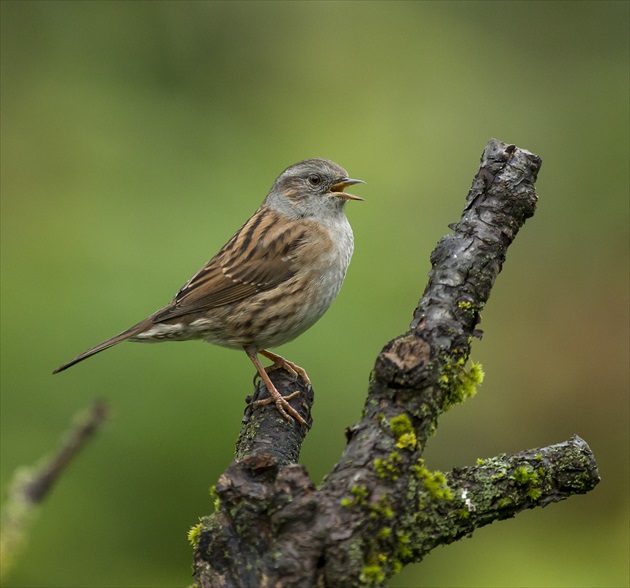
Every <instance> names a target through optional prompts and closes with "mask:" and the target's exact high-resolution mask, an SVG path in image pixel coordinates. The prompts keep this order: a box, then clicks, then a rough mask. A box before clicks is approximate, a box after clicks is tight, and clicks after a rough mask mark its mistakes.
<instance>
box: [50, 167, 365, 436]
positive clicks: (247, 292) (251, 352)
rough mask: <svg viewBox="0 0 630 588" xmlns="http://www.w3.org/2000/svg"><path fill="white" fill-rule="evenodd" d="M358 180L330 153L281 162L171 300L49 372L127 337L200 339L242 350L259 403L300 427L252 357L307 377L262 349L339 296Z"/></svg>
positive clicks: (289, 336)
mask: <svg viewBox="0 0 630 588" xmlns="http://www.w3.org/2000/svg"><path fill="white" fill-rule="evenodd" d="M357 183H363V182H362V181H361V180H352V179H350V178H349V177H348V174H347V172H346V171H345V170H344V169H343V168H341V167H339V166H338V165H337V164H336V163H333V162H332V161H328V160H326V159H308V160H305V161H301V162H299V163H296V164H295V165H292V166H291V167H289V168H287V169H286V170H285V171H284V172H282V174H281V175H280V176H279V177H278V179H277V180H276V181H275V183H274V185H273V186H272V188H271V190H270V191H269V194H268V195H267V197H266V198H265V200H264V202H263V203H262V205H261V206H260V208H259V209H258V210H257V211H256V212H255V213H254V215H253V216H252V217H251V218H250V219H249V220H248V221H247V222H246V223H245V224H244V225H243V226H242V227H241V228H240V229H239V230H238V231H237V233H236V234H235V235H234V236H233V237H232V238H231V239H230V240H229V241H228V242H227V243H226V244H225V245H224V246H223V247H222V248H221V250H220V251H219V252H218V253H217V254H216V255H215V256H214V257H213V258H212V259H211V260H210V261H208V263H206V264H205V265H204V266H203V267H202V268H201V269H200V270H199V271H198V272H197V273H196V274H195V275H194V276H193V277H192V278H191V279H190V280H189V281H188V282H187V283H186V284H185V285H184V286H183V287H182V288H181V290H180V291H179V292H178V293H177V295H176V296H175V298H174V299H173V300H172V301H171V303H170V304H168V305H167V306H165V307H164V308H162V309H161V310H158V311H157V312H156V313H154V314H152V315H151V316H150V317H148V318H146V319H145V320H143V321H141V322H139V323H138V324H136V325H134V326H133V327H131V328H129V329H127V330H126V331H123V332H122V333H120V334H118V335H116V336H115V337H112V338H111V339H108V340H107V341H104V342H103V343H100V344H99V345H96V346H95V347H92V348H91V349H88V350H87V351H85V352H83V353H81V354H80V355H78V356H77V357H75V358H74V359H72V360H71V361H69V362H68V363H66V364H63V365H62V366H60V367H59V368H57V369H56V370H55V371H54V372H53V373H58V372H60V371H63V370H65V369H67V368H69V367H71V366H72V365H74V364H76V363H78V362H80V361H82V360H84V359H86V358H88V357H90V356H92V355H94V354H95V353H98V352H100V351H103V350H104V349H107V348H108V347H111V346H112V345H116V344H117V343H120V342H121V341H125V340H130V341H138V342H159V341H187V340H191V339H202V340H204V341H207V342H209V343H214V344H216V345H221V346H223V347H229V348H232V349H244V350H245V352H246V353H247V355H248V357H249V358H250V359H251V361H252V362H253V363H254V365H255V366H256V369H257V371H258V373H259V374H260V376H261V378H262V379H263V381H264V383H265V385H266V386H267V389H268V391H269V394H270V398H269V399H266V400H263V401H259V402H258V403H257V404H258V405H260V404H267V403H269V402H273V403H274V404H275V405H276V407H277V408H278V410H279V411H280V413H281V414H282V415H283V416H284V417H286V418H287V419H289V420H291V416H290V415H292V416H293V417H294V418H296V419H297V420H298V421H300V422H301V423H302V424H306V423H305V422H304V420H303V419H302V417H301V416H300V415H299V414H298V413H297V411H295V409H293V407H291V406H290V404H289V403H288V402H287V400H286V399H285V398H284V397H282V395H281V394H280V393H279V392H278V391H277V390H276V388H275V387H274V385H273V384H272V383H271V380H270V379H269V377H268V375H267V372H266V371H265V369H264V368H263V367H262V365H261V364H260V361H259V360H258V357H257V354H258V353H260V354H261V355H263V356H265V357H267V358H269V359H271V360H272V361H273V362H274V366H273V367H281V368H283V369H286V370H287V371H289V372H290V373H292V374H294V375H295V374H297V373H299V374H300V375H301V376H302V377H303V378H304V379H305V381H306V382H307V383H310V382H309V379H308V376H307V375H306V372H305V371H304V370H303V369H302V368H300V367H299V366H297V365H295V364H294V363H292V362H289V361H287V360H285V359H284V358H282V357H280V356H279V355H276V354H274V353H271V352H270V351H268V350H267V348H269V347H277V346H279V345H282V344H284V343H287V342H289V341H291V340H293V339H294V338H295V337H297V336H298V335H300V334H301V333H303V332H304V331H305V330H306V329H308V328H309V327H311V326H312V325H313V324H314V323H315V322H316V321H317V320H318V319H319V318H320V317H321V316H322V315H323V314H324V312H326V310H327V309H328V307H329V306H330V304H331V303H332V301H333V300H334V298H335V297H336V295H337V293H338V292H339V289H340V288H341V284H342V283H343V280H344V277H345V274H346V270H347V268H348V264H349V263H350V258H351V256H352V251H353V247H354V244H353V237H352V229H351V228H350V224H349V223H348V220H347V218H346V215H345V212H344V207H345V203H346V201H348V200H362V198H359V197H357V196H353V195H351V194H346V193H345V192H343V190H344V188H346V187H347V186H350V185H352V184H357ZM292 396H293V395H290V396H288V397H286V398H291V397H292Z"/></svg>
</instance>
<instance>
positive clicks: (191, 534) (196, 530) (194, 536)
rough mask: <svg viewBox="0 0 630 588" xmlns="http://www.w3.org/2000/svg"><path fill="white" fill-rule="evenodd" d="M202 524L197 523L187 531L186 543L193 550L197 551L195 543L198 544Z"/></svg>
mask: <svg viewBox="0 0 630 588" xmlns="http://www.w3.org/2000/svg"><path fill="white" fill-rule="evenodd" d="M202 526H203V525H202V524H201V523H197V524H196V525H193V526H192V527H190V530H189V531H188V542H189V543H190V544H191V545H192V546H193V549H197V543H199V534H200V533H201V529H202Z"/></svg>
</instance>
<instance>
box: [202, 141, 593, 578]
mask: <svg viewBox="0 0 630 588" xmlns="http://www.w3.org/2000/svg"><path fill="white" fill-rule="evenodd" d="M540 164H541V161H540V159H539V158H538V157H537V156H536V155H534V154H532V153H530V152H528V151H526V150H524V149H519V148H517V147H516V146H514V145H508V144H505V143H501V142H500V141H497V140H495V139H492V140H490V141H489V142H488V144H487V146H486V148H485V150H484V152H483V155H482V158H481V164H480V167H479V171H478V172H477V174H476V176H475V178H474V180H473V184H472V187H471V189H470V192H469V193H468V196H467V199H466V206H465V208H464V211H463V213H462V216H461V218H460V220H459V222H457V223H456V224H453V225H451V226H450V227H449V228H451V229H452V232H451V233H450V234H448V235H446V236H445V237H444V238H442V239H441V240H440V242H439V243H438V244H437V246H436V248H435V249H434V251H433V253H432V254H431V263H432V269H431V271H430V273H429V282H428V284H427V287H426V289H425V291H424V294H423V295H422V298H421V299H420V301H419V303H418V306H417V308H416V309H415V310H414V313H413V320H412V322H411V324H410V326H409V330H408V331H407V332H406V333H403V334H401V335H400V336H399V337H396V338H395V339H393V340H392V341H390V342H389V343H387V344H386V345H385V347H384V348H383V349H382V351H381V352H380V354H379V355H378V357H377V358H376V362H375V366H374V370H373V372H372V375H371V378H370V383H369V387H368V395H367V399H366V402H365V407H364V410H363V414H362V415H361V419H360V421H359V422H358V423H357V424H355V425H354V426H352V427H349V428H348V429H347V430H346V436H347V439H348V444H347V446H346V448H345V450H344V452H343V454H342V455H341V457H340V459H339V461H338V463H337V464H336V465H335V467H334V468H333V470H332V471H331V472H330V473H329V474H328V476H327V477H326V479H325V480H324V482H323V483H322V484H321V486H320V487H319V488H316V487H315V485H314V484H313V482H312V481H311V479H310V478H309V476H308V474H307V472H306V470H305V468H304V467H302V466H300V465H298V464H297V460H298V458H299V452H300V448H301V444H302V442H303V440H304V437H305V435H306V433H307V431H306V430H305V429H304V428H302V427H300V426H299V425H298V424H297V423H289V422H287V421H285V420H284V419H283V418H281V417H280V416H279V415H278V413H277V411H276V410H275V409H274V408H273V407H272V406H269V407H264V408H262V409H260V410H256V411H254V412H251V411H249V412H248V413H246V416H245V418H244V420H243V428H242V431H241V434H240V436H239V439H238V441H237V450H236V457H235V460H234V461H233V462H232V464H231V465H230V466H229V468H228V469H227V470H226V471H225V472H224V473H223V474H222V475H221V477H220V478H219V480H218V483H217V485H216V496H217V498H218V500H217V508H216V512H215V513H213V514H212V515H210V516H208V517H205V518H204V519H202V521H201V523H200V525H199V527H198V529H197V532H196V534H195V535H194V538H193V541H194V545H195V550H194V563H193V573H194V578H195V582H196V584H198V585H200V586H203V587H210V586H221V587H223V586H225V587H229V586H243V587H254V586H274V587H284V586H287V587H289V586H291V587H293V586H295V587H297V586H304V587H312V586H321V587H325V586H331V587H332V586H335V587H342V586H358V585H371V586H380V585H385V583H386V580H387V578H389V577H391V576H392V575H393V574H395V573H396V572H398V571H400V570H401V569H402V567H403V566H404V565H406V564H408V563H412V562H419V561H421V560H422V558H423V557H424V555H425V554H427V553H428V552H429V551H431V550H432V549H433V548H435V547H436V546H438V545H444V544H447V543H451V542H453V541H456V540H458V539H460V538H461V537H464V536H466V535H470V534H471V533H472V532H473V531H474V530H475V529H477V528H479V527H482V526H484V525H486V524H489V523H491V522H493V521H495V520H501V519H505V518H509V517H513V516H515V515H516V514H518V513H519V512H521V511H523V510H525V509H528V508H535V507H538V506H546V505H548V504H550V503H552V502H558V501H560V500H563V499H565V498H568V497H569V496H571V495H573V494H580V493H585V492H588V491H589V490H591V489H593V488H594V487H595V485H596V484H597V483H598V482H599V474H598V471H597V465H596V463H595V459H594V456H593V454H592V452H591V450H590V448H589V447H588V445H587V444H586V443H585V442H584V441H583V440H582V439H580V438H579V437H577V436H574V437H572V438H571V439H569V440H567V441H565V442H563V443H559V444H557V445H552V446H549V447H543V448H539V449H532V450H527V451H523V452H521V453H518V454H516V455H512V456H505V455H502V456H497V457H493V458H489V459H487V460H478V462H477V464H475V465H472V466H470V467H467V468H456V469H453V470H452V471H451V472H448V473H446V474H442V473H441V472H437V471H432V470H431V469H430V468H429V467H427V464H425V463H424V460H423V459H422V453H423V450H424V447H425V445H426V443H427V441H428V439H429V437H430V436H431V435H432V434H433V433H434V432H435V430H436V427H437V424H438V419H439V417H440V415H441V414H442V413H443V412H445V411H446V410H448V409H449V408H450V407H451V406H453V405H454V404H457V403H459V402H462V401H463V400H464V399H465V398H466V397H467V396H470V395H472V394H473V393H474V388H475V384H476V383H478V382H479V380H480V378H481V372H480V370H479V368H478V367H475V366H472V367H471V366H467V365H466V362H467V360H468V356H469V353H470V345H471V341H472V340H473V338H474V337H480V336H481V331H480V330H479V329H478V328H477V324H478V322H479V313H480V311H481V310H482V309H483V307H484V305H485V303H486V301H487V300H488V297H489V295H490V291H491V289H492V286H493V285H494V282H495V280H496V278H497V276H498V274H499V272H500V271H501V267H502V265H503V262H504V261H505V256H506V252H507V249H508V247H509V245H510V244H511V243H512V241H513V240H514V238H515V237H516V235H517V233H518V231H519V230H520V229H521V227H522V226H523V224H524V223H525V221H526V220H527V219H528V218H529V217H531V216H532V215H533V214H534V211H535V208H536V202H537V197H536V193H535V189H534V184H535V181H536V176H537V174H538V170H539V169H540ZM271 377H272V380H273V381H274V384H275V385H276V386H277V388H278V390H279V391H280V392H281V393H283V394H288V393H290V392H292V391H294V390H295V389H296V386H299V387H300V389H301V390H302V394H300V395H299V396H298V397H296V398H295V399H293V400H292V401H291V402H292V405H293V406H294V407H295V408H296V410H298V411H300V414H302V415H303V416H304V418H305V419H306V420H307V421H308V422H310V408H311V406H312V401H313V392H312V390H311V389H307V388H306V387H305V386H304V383H303V382H302V381H301V380H298V381H297V382H296V381H294V380H293V379H292V378H290V377H289V376H288V375H287V374H285V373H283V372H281V371H275V372H272V374H271ZM256 394H257V395H262V396H264V395H266V391H265V389H264V386H262V384H260V383H259V384H258V386H257V388H256Z"/></svg>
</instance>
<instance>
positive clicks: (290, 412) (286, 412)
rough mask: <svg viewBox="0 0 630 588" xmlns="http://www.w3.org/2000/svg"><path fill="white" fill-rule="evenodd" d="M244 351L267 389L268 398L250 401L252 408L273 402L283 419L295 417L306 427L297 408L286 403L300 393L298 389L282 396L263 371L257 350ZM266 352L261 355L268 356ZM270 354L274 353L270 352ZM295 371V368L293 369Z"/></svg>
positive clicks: (289, 419) (290, 419)
mask: <svg viewBox="0 0 630 588" xmlns="http://www.w3.org/2000/svg"><path fill="white" fill-rule="evenodd" d="M245 353H247V357H249V359H251V361H252V363H253V364H254V366H255V367H256V371H257V372H258V374H259V375H260V377H261V378H262V381H263V382H264V383H265V386H266V387H267V390H268V392H269V398H264V399H263V400H256V401H255V402H253V403H252V406H253V407H254V408H258V407H260V406H265V405H267V404H271V403H272V402H273V404H275V405H276V408H277V409H278V412H279V413H280V414H281V415H282V416H283V417H284V418H285V419H287V420H288V421H292V420H293V419H295V420H297V421H298V422H299V423H301V424H302V425H304V426H305V427H308V424H307V423H306V421H305V420H304V419H303V418H302V416H301V415H300V413H299V412H298V411H297V410H295V408H293V407H292V406H291V405H290V404H289V403H288V401H289V400H291V398H295V397H296V396H297V395H298V394H299V393H300V391H299V390H297V391H295V392H293V393H292V394H289V395H288V396H282V394H280V392H278V390H277V389H276V387H275V386H274V385H273V382H272V381H271V379H270V378H269V374H267V372H266V371H265V368H264V367H263V366H262V364H261V363H260V360H259V359H258V354H257V351H255V350H250V349H245ZM261 353H262V352H261ZM267 353H269V352H265V354H263V355H265V357H268V356H267V355H266V354H267ZM271 355H274V354H273V353H272V354H271ZM276 357H279V358H280V359H282V358H281V357H280V356H276ZM283 361H284V360H283ZM294 365H295V364H291V368H292V369H293V366H294ZM278 367H280V366H278ZM295 367H298V366H295ZM299 369H300V370H302V368H299ZM287 371H288V370H287ZM295 371H297V370H295ZM302 371H304V370H302ZM300 375H301V374H300Z"/></svg>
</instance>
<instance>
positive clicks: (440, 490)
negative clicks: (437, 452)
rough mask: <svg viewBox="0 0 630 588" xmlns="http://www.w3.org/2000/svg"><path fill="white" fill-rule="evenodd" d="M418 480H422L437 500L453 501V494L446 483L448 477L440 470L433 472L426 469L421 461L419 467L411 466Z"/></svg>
mask: <svg viewBox="0 0 630 588" xmlns="http://www.w3.org/2000/svg"><path fill="white" fill-rule="evenodd" d="M411 469H412V471H413V472H414V474H415V476H416V478H418V479H419V480H422V482H423V483H424V487H425V488H426V489H427V490H428V492H429V494H430V495H431V496H432V497H433V498H435V499H436V500H453V493H452V492H451V489H450V488H449V487H448V484H447V483H446V477H445V476H444V474H443V473H442V472H440V471H438V470H436V471H434V472H432V471H431V470H429V469H428V468H426V467H424V460H423V459H419V460H418V463H417V465H413V466H411Z"/></svg>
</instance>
